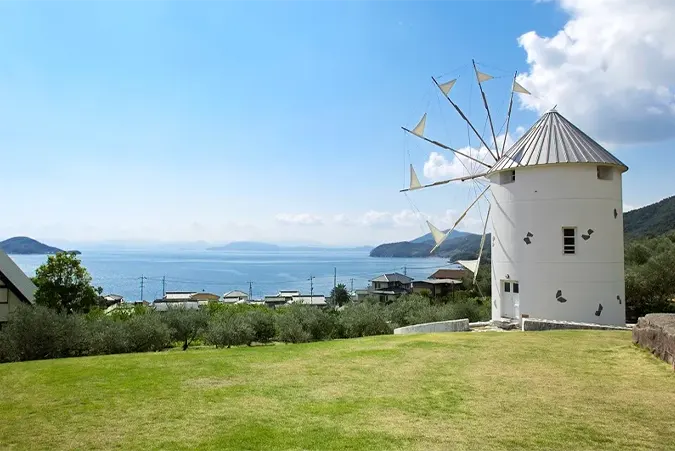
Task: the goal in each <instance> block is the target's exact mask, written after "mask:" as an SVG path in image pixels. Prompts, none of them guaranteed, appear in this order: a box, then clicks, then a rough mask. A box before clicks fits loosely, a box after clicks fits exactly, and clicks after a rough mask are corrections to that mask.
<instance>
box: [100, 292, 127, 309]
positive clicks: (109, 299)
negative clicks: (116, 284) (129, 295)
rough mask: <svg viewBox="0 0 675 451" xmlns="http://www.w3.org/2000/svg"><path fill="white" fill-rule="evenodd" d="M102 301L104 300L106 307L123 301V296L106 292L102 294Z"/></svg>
mask: <svg viewBox="0 0 675 451" xmlns="http://www.w3.org/2000/svg"><path fill="white" fill-rule="evenodd" d="M102 298H103V302H105V306H106V307H110V306H112V305H115V304H119V303H120V302H124V297H123V296H121V295H119V294H106V295H104V296H102Z"/></svg>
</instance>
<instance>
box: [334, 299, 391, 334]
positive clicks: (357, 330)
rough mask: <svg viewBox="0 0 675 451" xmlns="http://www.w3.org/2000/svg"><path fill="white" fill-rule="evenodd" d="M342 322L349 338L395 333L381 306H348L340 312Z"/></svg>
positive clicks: (365, 304) (363, 304) (362, 304)
mask: <svg viewBox="0 0 675 451" xmlns="http://www.w3.org/2000/svg"><path fill="white" fill-rule="evenodd" d="M340 320H341V322H342V327H343V328H344V334H345V336H346V337H347V338H355V337H365V336H368V335H385V334H391V333H393V329H392V327H391V326H390V325H389V323H388V322H387V318H386V313H385V311H384V308H383V307H382V306H381V305H379V304H370V303H360V304H348V305H347V306H346V307H345V308H344V309H343V310H342V311H341V312H340Z"/></svg>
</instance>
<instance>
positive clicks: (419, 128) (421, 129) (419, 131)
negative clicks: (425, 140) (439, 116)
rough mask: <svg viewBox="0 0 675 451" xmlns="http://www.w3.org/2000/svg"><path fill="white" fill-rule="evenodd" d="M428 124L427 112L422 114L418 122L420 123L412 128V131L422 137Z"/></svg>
mask: <svg viewBox="0 0 675 451" xmlns="http://www.w3.org/2000/svg"><path fill="white" fill-rule="evenodd" d="M426 125H427V113H424V116H422V119H420V121H419V122H418V124H417V125H416V126H415V128H413V129H412V133H414V134H415V135H417V136H419V137H422V136H424V127H425V126H426Z"/></svg>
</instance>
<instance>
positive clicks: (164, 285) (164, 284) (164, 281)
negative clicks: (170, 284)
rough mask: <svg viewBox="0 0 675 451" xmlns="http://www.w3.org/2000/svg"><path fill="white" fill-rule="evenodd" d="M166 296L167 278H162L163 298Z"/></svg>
mask: <svg viewBox="0 0 675 451" xmlns="http://www.w3.org/2000/svg"><path fill="white" fill-rule="evenodd" d="M164 296H166V276H162V298H164Z"/></svg>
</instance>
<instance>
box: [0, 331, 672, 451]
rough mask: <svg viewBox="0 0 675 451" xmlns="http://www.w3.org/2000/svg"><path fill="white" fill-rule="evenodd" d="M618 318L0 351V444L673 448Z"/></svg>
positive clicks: (667, 390)
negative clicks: (253, 342) (133, 348)
mask: <svg viewBox="0 0 675 451" xmlns="http://www.w3.org/2000/svg"><path fill="white" fill-rule="evenodd" d="M674 384H675V375H673V372H672V369H671V368H670V367H669V365H667V364H665V363H663V362H661V361H659V360H657V359H656V358H654V357H652V356H651V355H650V354H648V353H646V352H644V351H642V350H640V349H637V348H636V347H634V346H633V345H632V344H631V342H630V333H629V332H588V331H556V332H543V333H542V332H539V333H536V332H535V333H489V332H484V333H471V334H435V335H417V336H387V337H372V338H365V339H359V340H345V341H333V342H323V343H312V344H306V345H279V346H266V347H258V348H237V349H230V350H213V349H203V350H192V351H188V352H185V353H183V352H180V351H172V352H164V353H155V354H132V355H117V356H102V357H91V358H78V359H63V360H53V361H38V362H27V363H18V364H5V365H0V386H1V387H3V392H2V396H1V397H0V412H2V419H1V420H0V448H9V449H22V450H24V449H26V450H29V449H53V450H56V449H76V448H77V449H326V450H328V449H360V450H363V449H432V448H433V449H513V448H529V449H544V448H549V449H550V448H558V449H560V448H565V449H613V450H614V449H626V450H637V449H674V448H675V435H674V434H672V419H673V412H674V410H673V409H674V407H673V406H675V390H673V387H674Z"/></svg>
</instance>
